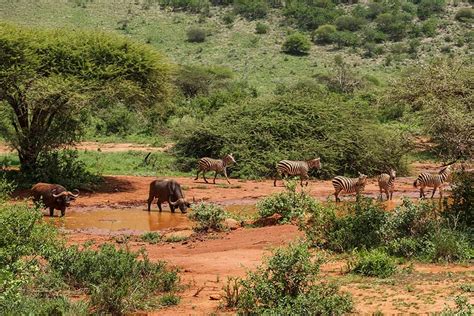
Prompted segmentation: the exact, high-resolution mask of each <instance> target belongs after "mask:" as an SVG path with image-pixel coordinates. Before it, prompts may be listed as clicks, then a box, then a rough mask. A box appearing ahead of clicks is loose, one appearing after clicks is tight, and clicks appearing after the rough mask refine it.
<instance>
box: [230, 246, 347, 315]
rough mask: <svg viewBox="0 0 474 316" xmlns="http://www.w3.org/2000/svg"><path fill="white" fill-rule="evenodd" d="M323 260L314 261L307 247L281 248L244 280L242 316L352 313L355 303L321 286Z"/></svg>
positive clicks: (330, 287) (240, 297)
mask: <svg viewBox="0 0 474 316" xmlns="http://www.w3.org/2000/svg"><path fill="white" fill-rule="evenodd" d="M320 264H321V261H320V260H315V259H313V258H312V255H311V253H310V252H309V251H308V248H307V245H306V244H292V245H290V246H289V247H287V248H279V249H277V250H275V251H274V252H273V255H272V257H270V258H268V259H266V260H265V262H264V264H263V265H261V266H260V267H258V268H257V270H256V271H255V272H248V273H247V277H246V278H245V279H243V280H241V289H240V291H239V292H238V293H239V294H238V303H237V306H238V311H239V313H242V314H252V315H253V314H257V315H261V314H278V315H293V314H296V315H300V314H305V313H306V312H307V311H309V310H310V311H311V313H314V314H322V315H342V314H345V313H347V312H350V311H351V310H352V300H351V298H350V296H348V295H347V294H340V293H339V291H338V289H337V287H336V286H335V285H332V284H324V283H323V284H318V283H317V282H316V281H317V273H318V271H319V266H320Z"/></svg>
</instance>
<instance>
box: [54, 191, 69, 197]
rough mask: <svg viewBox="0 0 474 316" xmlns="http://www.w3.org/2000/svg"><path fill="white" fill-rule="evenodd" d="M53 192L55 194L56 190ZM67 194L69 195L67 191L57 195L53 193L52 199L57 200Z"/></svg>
mask: <svg viewBox="0 0 474 316" xmlns="http://www.w3.org/2000/svg"><path fill="white" fill-rule="evenodd" d="M54 191H55V192H56V190H54ZM52 192H53V191H51V193H52ZM68 193H69V192H67V191H63V192H61V193H58V194H54V193H53V197H54V198H57V197H60V196H63V195H66V194H68Z"/></svg>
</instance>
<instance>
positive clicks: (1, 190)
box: [0, 174, 16, 203]
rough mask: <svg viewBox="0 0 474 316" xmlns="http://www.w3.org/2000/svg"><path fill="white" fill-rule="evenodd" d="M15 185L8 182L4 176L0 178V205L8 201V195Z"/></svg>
mask: <svg viewBox="0 0 474 316" xmlns="http://www.w3.org/2000/svg"><path fill="white" fill-rule="evenodd" d="M15 187H16V186H15V184H14V183H13V182H12V181H9V180H8V179H7V177H5V174H2V175H1V176H0V203H3V202H5V201H7V200H8V198H9V197H10V194H11V193H12V192H13V190H15Z"/></svg>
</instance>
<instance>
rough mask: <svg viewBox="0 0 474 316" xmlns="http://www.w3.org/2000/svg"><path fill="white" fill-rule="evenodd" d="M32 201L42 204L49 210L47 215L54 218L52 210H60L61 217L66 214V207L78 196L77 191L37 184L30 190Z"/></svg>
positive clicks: (55, 185)
mask: <svg viewBox="0 0 474 316" xmlns="http://www.w3.org/2000/svg"><path fill="white" fill-rule="evenodd" d="M31 192H32V195H33V201H35V202H40V201H41V202H43V204H44V206H45V207H48V208H49V215H50V216H54V210H60V211H61V216H64V214H65V213H66V207H68V206H69V205H70V204H71V201H74V200H75V199H76V198H77V197H78V196H79V190H77V189H74V190H73V192H77V193H76V194H74V193H72V192H69V191H67V190H66V189H65V188H64V187H63V186H61V185H59V184H49V183H37V184H35V185H34V186H33V187H32V188H31Z"/></svg>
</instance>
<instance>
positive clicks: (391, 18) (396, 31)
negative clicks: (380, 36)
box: [375, 13, 412, 41]
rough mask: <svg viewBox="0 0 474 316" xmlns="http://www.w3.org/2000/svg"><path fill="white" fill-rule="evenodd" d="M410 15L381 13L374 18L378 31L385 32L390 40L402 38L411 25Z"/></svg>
mask: <svg viewBox="0 0 474 316" xmlns="http://www.w3.org/2000/svg"><path fill="white" fill-rule="evenodd" d="M411 19H412V18H411V16H409V15H406V14H392V13H382V14H380V15H379V16H377V18H376V19H375V22H376V23H377V27H378V29H379V30H380V31H382V32H384V33H385V34H387V35H388V36H389V37H390V38H391V39H392V40H394V41H399V40H402V39H403V38H404V37H405V36H406V35H407V33H408V31H409V27H410V26H411Z"/></svg>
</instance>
